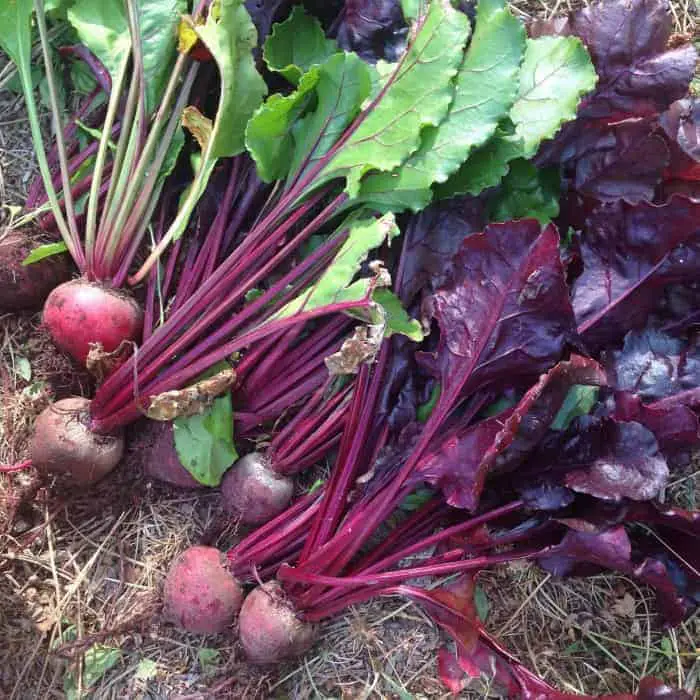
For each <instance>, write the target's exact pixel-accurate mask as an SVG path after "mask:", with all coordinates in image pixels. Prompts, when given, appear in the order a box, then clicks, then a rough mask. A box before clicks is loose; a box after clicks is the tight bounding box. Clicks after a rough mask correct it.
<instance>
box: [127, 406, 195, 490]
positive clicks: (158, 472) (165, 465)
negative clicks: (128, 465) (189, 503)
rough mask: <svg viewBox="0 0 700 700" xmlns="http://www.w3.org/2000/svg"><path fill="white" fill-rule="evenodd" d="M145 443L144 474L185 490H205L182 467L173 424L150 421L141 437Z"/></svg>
mask: <svg viewBox="0 0 700 700" xmlns="http://www.w3.org/2000/svg"><path fill="white" fill-rule="evenodd" d="M141 441H142V442H143V443H144V447H143V449H144V450H145V451H146V454H145V456H144V473H145V474H146V476H148V477H151V478H152V479H158V480H159V481H164V482H165V483H167V484H171V485H172V486H177V487H179V488H183V489H197V488H203V484H200V483H199V482H198V481H197V480H196V479H195V478H194V477H193V476H192V474H190V473H189V472H188V471H187V469H185V467H183V466H182V463H181V462H180V458H179V457H178V455H177V450H176V449H175V442H174V440H173V424H172V423H171V422H166V423H162V422H160V421H153V420H149V421H148V425H147V426H146V428H145V429H144V432H143V434H142V435H141Z"/></svg>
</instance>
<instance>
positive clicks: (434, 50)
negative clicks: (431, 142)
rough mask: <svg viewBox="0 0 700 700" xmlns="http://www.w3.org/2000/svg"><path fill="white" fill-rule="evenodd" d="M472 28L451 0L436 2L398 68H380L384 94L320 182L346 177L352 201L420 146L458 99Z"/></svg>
mask: <svg viewBox="0 0 700 700" xmlns="http://www.w3.org/2000/svg"><path fill="white" fill-rule="evenodd" d="M468 32H469V24H468V22H467V20H466V18H465V16H464V15H463V14H462V13H460V12H458V11H457V10H455V9H454V8H453V7H452V6H451V4H450V3H449V2H448V1H447V0H434V1H433V2H431V3H430V4H429V6H428V9H427V12H426V13H425V14H424V15H422V16H420V17H419V18H418V19H417V20H416V22H415V23H414V25H413V27H412V35H413V38H412V39H411V41H410V42H409V46H408V49H407V51H406V52H405V54H404V55H403V57H402V58H401V59H400V60H399V61H398V62H397V63H396V64H385V63H381V62H380V63H379V64H378V65H377V69H378V70H379V73H380V91H379V94H378V95H376V96H375V98H374V99H373V101H372V104H370V105H369V106H368V107H367V108H366V111H365V112H364V113H363V115H362V116H361V117H360V118H359V119H358V122H357V123H356V125H355V126H354V127H353V129H352V133H351V134H350V135H349V137H348V138H347V140H346V141H345V142H344V143H343V144H342V145H341V146H339V147H338V148H337V150H336V152H335V153H334V154H333V156H332V157H331V158H330V161H329V162H328V163H327V164H326V165H325V166H324V168H323V169H322V170H321V172H320V173H319V174H318V175H317V177H316V179H315V185H320V184H323V183H324V182H327V181H329V180H332V179H335V178H340V177H344V178H345V179H346V191H347V193H348V194H349V195H350V197H356V196H357V194H358V192H359V187H360V180H361V179H362V177H363V176H364V175H365V174H366V173H367V172H368V171H370V170H380V171H391V170H393V169H394V168H396V167H398V166H399V165H401V164H402V163H403V161H404V160H406V158H407V157H408V156H409V155H411V153H413V152H414V151H415V150H416V149H417V148H418V147H419V145H420V141H421V130H422V129H423V128H425V127H427V126H437V125H438V124H439V123H440V122H441V121H442V120H443V119H444V117H445V115H446V114H447V110H448V108H449V106H450V103H451V101H452V98H453V95H454V82H453V78H454V76H455V75H456V73H457V70H458V68H459V66H460V64H461V62H462V57H463V49H464V44H465V42H466V40H467V35H468Z"/></svg>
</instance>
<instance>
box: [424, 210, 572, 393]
mask: <svg viewBox="0 0 700 700" xmlns="http://www.w3.org/2000/svg"><path fill="white" fill-rule="evenodd" d="M425 310H426V312H427V314H428V315H429V316H430V317H432V318H435V319H436V320H437V322H438V325H439V327H440V342H439V346H438V348H437V351H436V352H434V353H423V354H422V356H421V358H422V361H423V362H424V364H425V365H426V366H428V367H429V368H430V369H431V370H432V372H433V374H435V375H436V376H439V377H440V382H441V384H442V391H443V396H444V395H449V396H450V397H455V396H458V395H465V394H468V393H471V392H473V391H475V390H477V389H478V388H481V387H484V386H485V385H487V384H488V385H491V386H494V387H496V386H502V385H504V384H505V385H513V384H514V383H516V382H517V381H518V379H519V378H522V377H523V376H533V375H537V374H539V373H541V372H542V371H544V370H546V369H548V368H549V367H550V366H551V365H552V364H553V363H554V362H556V360H557V359H558V358H559V356H560V354H561V351H562V349H563V347H564V344H565V342H566V341H567V339H568V338H569V337H570V336H571V333H572V330H573V312H572V309H571V305H570V303H569V297H568V288H567V285H566V280H565V278H564V270H563V267H562V264H561V261H560V258H559V236H558V234H557V231H556V228H555V227H554V226H553V225H549V226H548V227H546V228H545V229H544V230H541V228H540V225H539V223H538V222H537V221H533V220H523V221H513V222H509V223H505V224H492V225H490V226H488V227H487V228H486V229H485V230H484V233H481V234H475V235H472V236H469V237H468V238H466V239H465V241H464V243H463V245H462V248H461V249H460V251H459V252H458V253H457V256H456V259H455V264H454V272H453V274H452V278H451V280H449V281H448V282H447V283H446V284H445V285H444V286H443V287H441V288H440V289H438V290H437V291H436V292H435V293H434V294H433V295H432V297H430V298H429V299H428V300H427V304H426V309H425Z"/></svg>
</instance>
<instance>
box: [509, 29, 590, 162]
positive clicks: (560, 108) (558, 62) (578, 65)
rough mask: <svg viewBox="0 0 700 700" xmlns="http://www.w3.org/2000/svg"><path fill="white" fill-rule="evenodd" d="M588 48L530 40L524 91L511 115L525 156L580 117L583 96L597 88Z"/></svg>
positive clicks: (564, 40) (565, 40) (568, 40)
mask: <svg viewBox="0 0 700 700" xmlns="http://www.w3.org/2000/svg"><path fill="white" fill-rule="evenodd" d="M596 79H597V78H596V73H595V70H594V68H593V65H592V63H591V59H590V57H589V55H588V52H587V51H586V49H585V47H584V46H583V45H582V44H581V42H580V41H579V40H578V39H575V38H573V37H541V38H539V39H528V42H527V48H526V50H525V58H524V59H523V65H522V67H521V70H520V89H519V93H518V99H517V100H516V102H515V104H514V105H513V108H512V109H511V112H510V117H511V119H512V120H513V123H514V124H515V131H516V134H517V135H518V136H520V137H521V138H522V140H523V156H524V157H526V158H529V157H531V156H532V155H534V153H535V152H536V151H537V148H538V147H539V145H540V143H541V142H542V141H543V140H544V139H548V138H551V137H552V136H554V135H555V134H556V133H557V131H559V129H560V127H561V126H562V124H563V123H564V122H566V121H569V120H570V119H573V118H574V117H575V116H576V108H577V106H578V103H579V100H580V99H581V97H582V96H583V95H585V94H586V93H588V92H590V91H591V90H592V89H593V88H594V87H595V84H596Z"/></svg>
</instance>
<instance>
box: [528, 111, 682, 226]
mask: <svg viewBox="0 0 700 700" xmlns="http://www.w3.org/2000/svg"><path fill="white" fill-rule="evenodd" d="M538 161H539V162H540V163H551V164H553V165H561V167H562V170H563V174H564V177H563V179H564V182H565V183H566V184H567V185H568V186H569V187H570V188H571V189H575V190H576V191H577V192H579V193H580V194H582V195H584V196H588V197H594V198H596V199H598V200H601V201H604V202H614V201H616V200H618V199H624V200H626V201H627V202H630V203H636V202H639V201H642V200H645V199H646V200H651V199H653V197H654V193H655V190H656V188H657V186H658V185H659V183H660V182H661V179H662V177H663V175H664V171H665V170H666V167H667V165H668V163H669V149H668V146H667V144H666V142H665V139H664V138H663V136H662V134H661V133H660V132H659V129H658V127H657V124H656V123H655V121H653V120H645V119H634V120H627V121H623V122H618V123H615V124H611V125H608V124H605V123H603V122H593V123H590V124H587V125H586V127H585V128H581V121H580V120H577V121H575V122H573V123H572V124H570V125H568V126H567V127H565V129H564V130H563V132H562V134H561V137H560V138H557V139H556V140H555V141H554V142H552V143H551V144H549V145H548V146H546V147H545V148H544V149H543V151H542V152H541V153H540V154H539V156H538ZM573 223H574V225H575V224H576V222H573Z"/></svg>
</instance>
